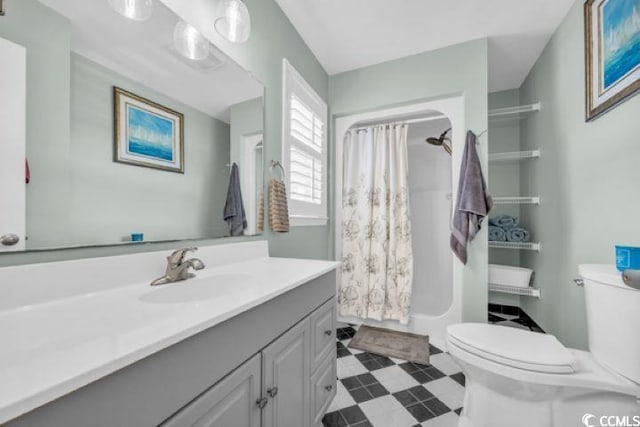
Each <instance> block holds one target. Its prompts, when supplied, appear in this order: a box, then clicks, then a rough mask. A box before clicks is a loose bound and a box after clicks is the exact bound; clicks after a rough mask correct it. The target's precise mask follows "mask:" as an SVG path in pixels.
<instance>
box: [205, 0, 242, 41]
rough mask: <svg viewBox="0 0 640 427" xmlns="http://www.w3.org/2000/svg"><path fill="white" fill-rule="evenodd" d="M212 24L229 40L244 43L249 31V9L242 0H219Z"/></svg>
mask: <svg viewBox="0 0 640 427" xmlns="http://www.w3.org/2000/svg"><path fill="white" fill-rule="evenodd" d="M213 25H214V27H215V29H216V31H217V32H218V34H220V35H221V36H222V37H224V38H226V39H227V40H229V41H230V42H232V43H244V42H246V41H247V39H248V38H249V33H251V17H250V16H249V10H248V9H247V6H246V5H245V4H244V3H243V2H242V0H220V3H218V7H217V13H216V18H215V21H214V23H213Z"/></svg>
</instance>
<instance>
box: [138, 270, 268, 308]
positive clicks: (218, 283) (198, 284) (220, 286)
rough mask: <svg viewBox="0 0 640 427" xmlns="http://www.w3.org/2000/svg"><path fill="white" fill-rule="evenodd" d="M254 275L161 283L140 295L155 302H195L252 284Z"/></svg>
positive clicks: (227, 275) (242, 274) (228, 275)
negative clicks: (159, 285)
mask: <svg viewBox="0 0 640 427" xmlns="http://www.w3.org/2000/svg"><path fill="white" fill-rule="evenodd" d="M255 284H256V280H255V277H254V276H253V275H251V274H245V273H227V274H215V275H211V276H206V277H201V278H196V279H190V280H185V281H181V282H175V283H169V284H166V285H162V286H161V287H160V288H158V289H153V290H151V291H149V292H147V293H146V294H144V295H142V296H141V297H140V300H141V301H144V302H149V303H156V304H176V303H187V302H197V301H203V300H208V299H213V298H220V297H223V296H226V295H228V294H229V293H230V292H231V291H232V290H234V289H236V290H237V289H238V287H247V286H254V285H255Z"/></svg>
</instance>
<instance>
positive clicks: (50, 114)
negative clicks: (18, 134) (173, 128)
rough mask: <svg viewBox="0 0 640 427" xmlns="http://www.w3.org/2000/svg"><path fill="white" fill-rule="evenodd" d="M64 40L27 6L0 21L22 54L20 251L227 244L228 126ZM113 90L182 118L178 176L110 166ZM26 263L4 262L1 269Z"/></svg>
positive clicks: (64, 26) (29, 2)
mask: <svg viewBox="0 0 640 427" xmlns="http://www.w3.org/2000/svg"><path fill="white" fill-rule="evenodd" d="M70 32H71V26H70V24H69V22H68V20H67V19H66V18H64V17H63V16H61V15H59V14H58V13H56V12H55V11H53V10H51V9H49V8H47V7H45V6H43V5H42V4H41V3H40V2H38V1H36V0H24V1H21V2H18V3H15V4H12V7H11V12H10V13H8V14H7V15H6V16H4V17H3V18H2V19H0V37H4V38H7V39H9V40H12V41H14V42H16V43H18V44H21V45H23V46H25V47H26V49H27V141H26V144H27V157H28V159H29V164H30V169H31V178H32V179H31V183H30V184H29V185H28V186H27V187H26V190H27V221H26V224H27V237H28V241H27V247H28V248H29V249H33V248H35V249H39V248H47V247H61V246H62V247H64V246H82V245H91V244H95V243H96V242H99V243H100V244H107V243H111V244H116V243H120V242H123V241H124V240H125V239H126V238H128V236H129V235H130V234H131V233H132V232H144V233H145V238H147V239H154V240H171V239H176V238H196V237H198V236H207V237H213V236H224V235H226V234H227V230H226V225H225V223H224V221H223V219H222V213H221V208H220V206H221V205H223V204H224V196H225V194H226V185H227V183H228V168H226V164H227V163H228V162H229V125H227V124H225V123H223V122H221V121H219V120H216V119H213V118H212V117H209V116H207V115H206V114H204V113H201V112H199V111H197V110H194V109H193V108H190V107H188V106H186V105H183V104H180V103H177V102H176V101H174V100H172V99H170V98H167V97H166V96H164V95H161V94H159V93H157V92H155V91H153V90H150V89H148V88H147V87H145V86H143V85H141V84H139V83H136V82H134V81H132V80H130V79H127V78H124V77H123V76H121V75H119V74H117V73H114V72H112V71H110V70H109V69H106V68H104V67H102V66H100V65H98V64H96V63H94V62H92V61H90V60H88V59H86V58H84V57H82V56H79V55H77V54H74V53H72V52H71V38H70ZM114 85H115V86H119V87H122V88H124V89H126V90H130V91H132V92H134V93H136V94H138V95H140V96H143V97H146V98H149V99H152V100H154V101H156V102H159V103H161V104H163V105H166V106H168V107H170V108H173V109H175V110H178V111H180V112H182V113H183V114H184V116H185V140H186V141H190V143H189V142H187V144H188V148H187V149H186V150H185V156H186V158H185V164H186V168H185V173H184V174H173V173H167V172H163V171H154V170H151V169H147V168H140V167H133V166H129V165H124V164H118V163H114V162H113V161H112V158H113V101H112V98H113V95H112V88H113V86H114ZM168 194H170V195H171V200H172V202H171V203H167V195H168ZM149 212H162V213H163V214H162V216H160V215H157V216H153V215H151V216H150V215H149ZM171 218H182V220H181V221H171V220H170V219H171ZM29 257H30V255H24V254H3V255H2V256H1V258H0V264H3V265H7V264H12V263H16V262H17V263H22V262H28V260H29Z"/></svg>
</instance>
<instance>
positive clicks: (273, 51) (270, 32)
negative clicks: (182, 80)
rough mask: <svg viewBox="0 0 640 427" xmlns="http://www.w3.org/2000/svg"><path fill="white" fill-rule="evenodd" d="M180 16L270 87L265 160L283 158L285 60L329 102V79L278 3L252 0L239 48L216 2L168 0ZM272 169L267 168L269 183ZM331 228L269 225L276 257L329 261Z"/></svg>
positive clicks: (267, 235) (266, 90)
mask: <svg viewBox="0 0 640 427" xmlns="http://www.w3.org/2000/svg"><path fill="white" fill-rule="evenodd" d="M162 1H163V3H165V4H166V5H167V6H169V7H170V8H171V9H172V10H173V11H174V12H176V13H177V14H178V15H179V16H181V17H182V18H183V19H185V20H187V21H188V22H190V23H191V24H192V25H194V26H195V27H196V28H198V30H199V31H201V32H202V33H203V34H205V35H206V36H207V37H208V38H209V39H210V40H211V41H212V42H213V43H214V44H215V45H216V46H218V47H219V48H220V49H221V50H222V51H223V52H224V53H226V54H227V55H229V56H230V57H231V58H232V59H234V60H235V61H236V62H238V63H239V64H240V65H242V66H243V67H244V68H245V69H247V70H250V71H251V73H252V74H253V75H254V76H255V77H256V78H257V79H258V80H260V81H262V83H263V84H264V86H265V123H264V129H265V159H266V163H267V164H268V163H269V161H270V160H279V159H280V158H281V151H282V146H281V140H282V59H283V58H287V59H288V60H289V62H290V63H291V64H292V65H293V66H294V67H295V68H296V70H298V71H299V72H300V74H301V75H302V76H303V77H304V78H305V80H306V81H307V82H308V83H309V84H310V85H311V86H312V87H313V88H314V89H315V91H316V92H317V93H318V95H319V96H320V97H322V98H323V99H325V100H326V99H327V90H328V89H327V88H328V76H327V73H326V72H325V71H324V69H323V68H322V66H321V65H320V63H319V62H318V60H317V59H316V57H315V56H314V55H313V53H312V52H311V50H310V49H309V48H308V47H307V45H306V44H305V43H304V41H303V40H302V38H301V37H300V35H299V34H298V32H297V31H296V30H295V28H294V27H293V25H292V24H291V23H290V22H289V20H288V18H287V17H286V15H285V14H284V12H283V11H282V10H281V9H280V7H279V6H278V4H277V3H276V2H275V0H246V1H245V4H246V5H247V7H248V9H249V13H250V14H251V37H250V38H249V40H248V41H247V42H246V43H243V44H233V43H229V42H227V41H226V40H224V39H223V38H222V37H220V36H219V35H218V34H217V33H216V32H215V30H214V28H213V24H212V22H213V16H214V8H215V5H216V2H212V1H210V0H192V1H190V2H184V1H183V0H162ZM268 179H269V168H268V167H267V168H265V182H268ZM328 235H329V226H328V225H327V226H312V227H292V228H291V231H290V232H289V233H273V232H272V231H271V230H270V229H269V227H266V230H265V234H264V236H265V237H266V238H267V239H268V240H269V247H270V251H271V255H273V256H288V257H297V258H318V259H326V258H328V257H329V255H330V252H329V243H328Z"/></svg>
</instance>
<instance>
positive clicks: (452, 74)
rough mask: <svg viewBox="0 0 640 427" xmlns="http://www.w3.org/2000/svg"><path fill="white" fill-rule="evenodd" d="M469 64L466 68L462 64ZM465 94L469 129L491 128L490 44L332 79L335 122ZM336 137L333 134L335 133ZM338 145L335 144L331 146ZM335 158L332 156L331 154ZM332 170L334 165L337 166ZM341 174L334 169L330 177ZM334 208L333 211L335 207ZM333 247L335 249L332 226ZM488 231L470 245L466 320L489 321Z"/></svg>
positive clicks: (434, 53) (443, 51)
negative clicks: (488, 94)
mask: <svg viewBox="0 0 640 427" xmlns="http://www.w3.org/2000/svg"><path fill="white" fill-rule="evenodd" d="M461 64H464V66H461ZM460 94H464V99H465V116H466V117H465V121H466V127H467V128H468V129H471V130H473V131H475V132H476V133H478V134H479V133H481V132H483V131H484V130H485V129H487V40H486V39H481V40H474V41H471V42H467V43H462V44H458V45H455V46H450V47H447V48H444V49H439V50H435V51H431V52H425V53H421V54H418V55H413V56H409V57H405V58H401V59H398V60H394V61H389V62H385V63H382V64H378V65H372V66H370V67H365V68H360V69H357V70H353V71H347V72H344V73H339V74H336V75H333V76H330V77H329V105H330V113H331V115H332V117H331V120H332V121H333V120H335V118H336V117H339V116H343V115H349V114H354V113H360V112H364V111H373V110H380V109H384V108H388V107H391V106H399V105H408V104H415V103H418V102H421V101H428V100H432V99H438V98H447V97H451V96H455V95H460ZM330 135H331V138H332V139H333V137H334V136H333V134H332V133H331V134H330ZM486 141H487V139H486V137H485V138H480V145H479V146H478V152H479V155H480V159H481V162H482V166H483V169H484V170H486V168H487V143H486ZM334 143H335V141H332V142H331V145H332V146H333V144H334ZM330 155H331V153H330ZM332 167H333V166H332ZM335 173H336V171H335V170H333V169H332V171H331V176H335ZM331 209H333V207H332V208H331ZM335 226H336V224H332V232H331V234H330V242H331V244H330V247H331V248H333V247H334V241H333V235H334V233H333V227H335ZM487 254H488V245H487V234H486V227H485V228H483V230H482V231H481V232H480V234H479V235H478V236H477V237H476V239H475V240H474V241H473V242H472V243H471V245H470V256H469V259H470V261H469V263H468V264H467V266H466V267H465V268H464V270H463V277H462V282H463V320H465V321H478V322H485V321H486V319H487V313H486V310H487V275H488V272H487V263H488V259H487V256H488V255H487Z"/></svg>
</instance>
